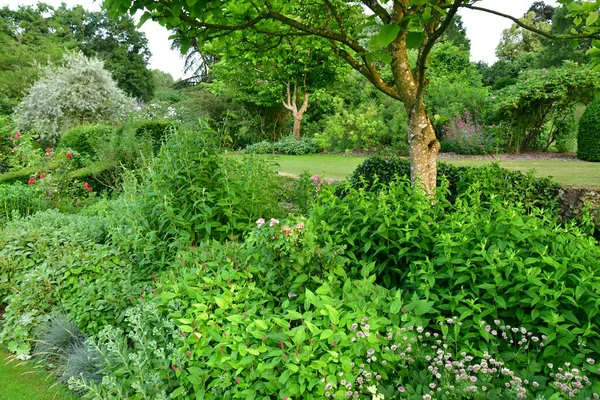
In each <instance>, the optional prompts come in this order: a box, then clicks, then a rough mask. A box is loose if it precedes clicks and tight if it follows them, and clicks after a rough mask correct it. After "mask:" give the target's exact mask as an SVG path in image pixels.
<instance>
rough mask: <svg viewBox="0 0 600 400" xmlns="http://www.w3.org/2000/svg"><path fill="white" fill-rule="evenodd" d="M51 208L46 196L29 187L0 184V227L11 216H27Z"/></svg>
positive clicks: (18, 184)
mask: <svg viewBox="0 0 600 400" xmlns="http://www.w3.org/2000/svg"><path fill="white" fill-rule="evenodd" d="M50 207H51V202H50V200H49V199H48V197H47V196H45V195H44V194H43V193H41V192H39V191H38V190H36V189H35V188H34V187H32V186H31V185H23V184H22V183H16V184H13V185H1V184H0V226H1V225H3V224H4V223H5V222H7V221H9V220H11V219H12V218H13V216H15V215H16V216H23V217H25V216H27V215H31V214H35V213H36V212H38V211H42V210H46V209H48V208H50Z"/></svg>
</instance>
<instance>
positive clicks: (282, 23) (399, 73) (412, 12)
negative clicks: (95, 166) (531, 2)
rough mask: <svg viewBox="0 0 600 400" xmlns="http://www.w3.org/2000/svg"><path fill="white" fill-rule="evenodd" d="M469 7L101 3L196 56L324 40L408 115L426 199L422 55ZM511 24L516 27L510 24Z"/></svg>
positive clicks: (431, 158)
mask: <svg viewBox="0 0 600 400" xmlns="http://www.w3.org/2000/svg"><path fill="white" fill-rule="evenodd" d="M561 1H562V2H565V3H570V1H569V0H561ZM476 3H477V1H475V0H419V1H409V0H397V1H394V2H393V3H392V4H391V5H390V6H389V7H388V8H386V7H384V4H383V3H380V2H378V1H376V0H363V1H362V2H360V3H358V2H345V1H342V0H323V1H318V2H307V1H304V0H295V1H287V0H286V1H281V0H273V1H269V0H267V1H264V2H261V3H259V4H257V3H254V2H252V1H249V0H248V1H238V2H230V1H218V0H217V1H216V4H215V2H211V3H206V2H199V1H194V0H186V1H183V0H160V1H156V0H135V1H131V0H106V1H105V3H104V6H105V7H106V8H108V9H109V10H111V12H112V13H113V14H114V15H121V14H123V13H125V12H127V11H129V12H136V11H138V10H144V11H145V12H144V14H143V16H142V21H145V20H146V19H149V18H152V19H153V20H155V21H158V22H159V23H161V24H163V25H164V26H165V27H167V28H168V29H177V30H178V36H180V37H181V41H182V50H183V51H184V52H185V51H187V49H188V47H189V44H190V40H191V38H198V40H199V43H200V48H203V47H210V44H211V43H212V42H215V43H218V44H220V45H227V43H230V42H231V41H232V40H233V39H232V35H231V33H233V32H240V31H252V32H255V33H256V34H260V35H262V36H264V37H275V38H279V37H285V36H302V35H313V36H319V37H321V38H323V39H325V40H327V41H328V43H329V45H330V46H331V49H332V51H333V52H335V53H336V54H337V55H338V56H339V57H341V58H342V59H343V60H345V61H346V62H347V63H348V64H349V65H350V66H352V67H353V68H354V69H356V70H357V71H358V72H360V73H361V74H362V75H363V76H365V77H366V78H367V79H368V80H369V81H370V82H371V83H372V84H373V85H375V86H376V87H377V88H378V89H379V90H380V91H382V92H384V93H386V94H387V95H388V96H390V97H392V98H395V99H397V100H399V101H401V102H402V104H403V105H404V107H405V109H406V111H407V114H408V143H409V149H410V155H411V179H412V181H413V182H420V183H422V184H423V185H424V187H425V189H426V190H428V191H433V190H434V188H435V182H436V159H437V153H438V151H439V148H440V144H439V142H438V140H437V138H436V134H435V131H434V128H433V124H432V122H431V120H430V118H429V116H428V115H427V108H426V105H425V93H426V87H427V77H426V75H427V67H428V59H429V54H430V52H431V49H432V48H433V45H434V44H435V43H436V42H437V41H438V40H439V39H440V37H441V36H442V34H443V33H444V32H445V31H446V29H447V28H448V27H449V26H450V24H451V23H452V20H453V18H454V16H455V15H456V13H457V12H458V10H459V9H460V8H461V7H464V8H470V9H473V10H478V11H483V12H492V11H490V10H487V9H485V8H481V7H477V6H475V5H474V4H476ZM363 6H364V7H365V8H366V9H368V10H369V15H368V14H367V13H365V12H364V10H363V8H362V7H363ZM493 13H495V14H498V15H502V14H500V13H497V12H493ZM514 22H516V23H519V21H518V20H516V19H515V21H514ZM593 22H594V23H595V22H596V21H593ZM378 23H380V24H381V28H380V29H379V32H378V34H377V35H376V36H374V37H373V38H372V39H371V40H369V41H368V42H366V41H365V40H363V38H364V37H365V32H366V29H367V28H370V27H372V26H374V25H375V24H378ZM521 25H522V26H525V24H523V23H521ZM529 28H530V29H531V30H536V28H535V27H529ZM541 33H544V34H546V35H547V36H551V35H549V34H547V33H545V32H541ZM590 35H596V33H595V32H590V33H588V32H584V33H582V34H579V35H574V36H573V38H576V37H588V36H590ZM596 36H597V35H596ZM597 37H598V38H600V36H597ZM411 48H414V49H417V50H418V58H417V63H416V67H415V68H414V69H412V68H411V66H410V65H409V63H408V50H409V49H411ZM599 51H600V50H599ZM385 71H389V72H391V74H390V75H389V78H387V77H386V78H384V76H385V75H384V73H385Z"/></svg>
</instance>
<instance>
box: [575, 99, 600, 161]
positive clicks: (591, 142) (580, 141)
mask: <svg viewBox="0 0 600 400" xmlns="http://www.w3.org/2000/svg"><path fill="white" fill-rule="evenodd" d="M577 158H579V159H580V160H584V161H596V162H598V161H600V96H599V97H597V98H596V99H595V100H594V101H593V102H592V104H590V105H589V106H588V108H587V109H586V110H585V112H584V113H583V115H582V116H581V119H580V120H579V133H578V134H577Z"/></svg>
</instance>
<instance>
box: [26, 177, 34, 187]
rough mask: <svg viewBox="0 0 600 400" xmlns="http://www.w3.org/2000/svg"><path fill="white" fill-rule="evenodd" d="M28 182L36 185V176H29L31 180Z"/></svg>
mask: <svg viewBox="0 0 600 400" xmlns="http://www.w3.org/2000/svg"><path fill="white" fill-rule="evenodd" d="M28 183H29V184H30V185H35V178H34V177H31V178H29V182H28Z"/></svg>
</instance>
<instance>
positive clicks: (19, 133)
mask: <svg viewBox="0 0 600 400" xmlns="http://www.w3.org/2000/svg"><path fill="white" fill-rule="evenodd" d="M21 136H23V135H21V132H17V133H15V137H16V138H17V139H18V138H20V137H21Z"/></svg>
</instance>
